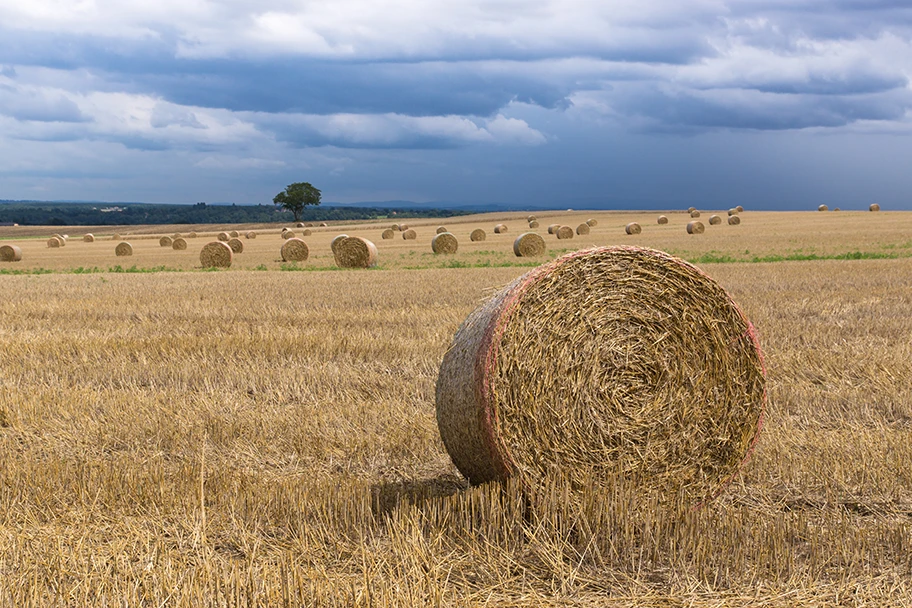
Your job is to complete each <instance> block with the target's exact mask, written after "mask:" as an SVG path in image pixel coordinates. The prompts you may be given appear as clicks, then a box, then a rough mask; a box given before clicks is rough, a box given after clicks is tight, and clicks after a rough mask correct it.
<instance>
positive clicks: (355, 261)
mask: <svg viewBox="0 0 912 608" xmlns="http://www.w3.org/2000/svg"><path fill="white" fill-rule="evenodd" d="M335 258H336V266H339V267H341V268H372V267H374V266H376V265H377V260H378V258H379V256H378V254H377V246H376V245H374V244H373V243H371V242H370V241H368V240H367V239H364V238H361V237H358V236H350V237H348V238H346V239H343V240H342V242H341V243H339V246H338V247H337V248H336V252H335Z"/></svg>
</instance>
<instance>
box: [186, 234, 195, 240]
mask: <svg viewBox="0 0 912 608" xmlns="http://www.w3.org/2000/svg"><path fill="white" fill-rule="evenodd" d="M187 238H190V239H195V238H196V233H195V232H191V233H190V234H188V235H187Z"/></svg>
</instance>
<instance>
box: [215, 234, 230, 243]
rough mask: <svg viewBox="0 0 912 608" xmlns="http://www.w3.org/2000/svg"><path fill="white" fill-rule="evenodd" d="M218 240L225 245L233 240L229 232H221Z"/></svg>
mask: <svg viewBox="0 0 912 608" xmlns="http://www.w3.org/2000/svg"><path fill="white" fill-rule="evenodd" d="M216 238H217V239H218V240H220V241H221V242H223V243H227V242H228V241H230V240H231V235H230V234H228V233H227V232H219V233H218V236H217V237H216Z"/></svg>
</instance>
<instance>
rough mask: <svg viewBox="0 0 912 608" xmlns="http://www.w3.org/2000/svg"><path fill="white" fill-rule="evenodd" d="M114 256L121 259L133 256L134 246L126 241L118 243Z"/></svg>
mask: <svg viewBox="0 0 912 608" xmlns="http://www.w3.org/2000/svg"><path fill="white" fill-rule="evenodd" d="M114 255H116V256H117V257H119V258H122V257H127V256H131V255H133V245H131V244H130V243H128V242H126V241H123V242H122V243H118V244H117V247H115V248H114Z"/></svg>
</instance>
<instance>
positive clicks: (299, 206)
mask: <svg viewBox="0 0 912 608" xmlns="http://www.w3.org/2000/svg"><path fill="white" fill-rule="evenodd" d="M322 195H323V193H322V192H320V190H319V189H317V188H314V187H313V186H312V185H311V183H310V182H295V183H293V184H288V185H287V186H285V191H284V192H279V193H278V194H276V195H275V196H274V197H273V199H272V202H273V203H275V204H276V205H280V206H281V207H282V208H283V209H287V210H288V211H291V212H292V213H293V214H294V219H295V221H296V222H300V221H301V214H302V213H303V212H304V209H305V208H306V207H307V206H308V205H314V206H316V205H319V204H320V197H321V196H322Z"/></svg>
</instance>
